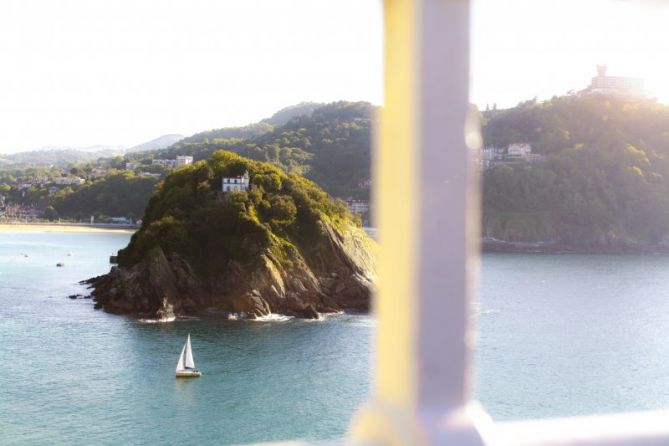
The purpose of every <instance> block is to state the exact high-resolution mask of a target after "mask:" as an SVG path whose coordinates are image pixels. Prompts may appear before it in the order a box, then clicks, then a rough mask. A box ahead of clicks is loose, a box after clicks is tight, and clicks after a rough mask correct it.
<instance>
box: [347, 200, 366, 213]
mask: <svg viewBox="0 0 669 446" xmlns="http://www.w3.org/2000/svg"><path fill="white" fill-rule="evenodd" d="M346 205H347V206H348V210H349V212H350V213H351V214H353V215H355V214H366V213H367V212H369V202H368V201H364V200H353V199H351V198H349V199H348V200H347V201H346Z"/></svg>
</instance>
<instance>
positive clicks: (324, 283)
mask: <svg viewBox="0 0 669 446" xmlns="http://www.w3.org/2000/svg"><path fill="white" fill-rule="evenodd" d="M242 170H243V171H248V172H249V174H250V177H251V187H250V188H249V190H247V191H240V192H233V193H227V194H223V193H221V192H218V191H217V190H215V189H214V188H215V187H217V185H218V184H220V181H221V178H223V177H227V176H234V175H235V174H240V172H242ZM175 197H177V198H175ZM374 251H375V242H374V241H372V240H371V239H370V238H369V237H368V236H367V234H365V232H364V231H363V230H362V229H361V228H359V227H357V226H356V225H355V224H354V222H353V221H352V219H351V216H350V215H348V213H347V212H346V211H345V208H343V207H342V205H341V203H337V202H333V201H332V200H330V198H328V197H327V195H325V194H324V193H322V191H320V190H319V189H318V188H317V186H316V185H315V184H313V183H311V182H308V181H306V180H304V179H302V178H299V177H297V176H292V175H286V174H284V173H282V172H281V171H278V170H277V169H276V168H274V167H272V166H269V165H267V164H264V163H257V162H253V161H248V160H245V159H243V158H240V157H238V156H236V155H232V154H230V153H227V152H220V153H218V154H216V155H215V156H214V157H213V158H212V159H211V160H209V161H206V162H202V163H198V165H196V166H193V167H189V168H186V169H182V170H180V171H178V172H176V173H175V174H173V175H171V176H170V177H169V178H168V179H167V180H166V182H165V184H164V185H162V186H161V188H160V189H159V191H158V192H157V193H156V196H154V198H153V199H152V201H151V203H150V205H149V207H148V208H147V213H146V217H145V221H144V223H143V226H142V228H141V230H140V231H138V232H137V233H136V234H135V235H134V236H133V238H132V240H131V243H130V245H129V246H128V247H127V248H126V249H124V250H122V251H121V252H120V253H119V261H120V264H119V266H117V267H114V268H112V270H111V271H110V272H109V273H108V274H106V275H104V276H100V277H96V278H93V279H90V280H89V281H88V283H89V284H90V285H91V286H92V288H93V290H92V295H93V297H94V298H95V300H96V304H97V307H98V308H102V309H104V310H105V311H108V312H111V313H118V314H136V315H138V316H141V317H152V318H157V319H162V320H170V319H172V318H174V317H176V316H179V315H185V314H196V313H200V312H216V313H222V314H229V315H235V316H236V317H247V318H257V317H262V316H265V315H268V314H270V313H281V314H286V315H291V316H296V317H302V318H317V317H318V315H319V313H328V312H335V311H341V310H355V311H367V310H368V309H369V303H370V297H371V294H372V292H373V284H374V280H375V265H374Z"/></svg>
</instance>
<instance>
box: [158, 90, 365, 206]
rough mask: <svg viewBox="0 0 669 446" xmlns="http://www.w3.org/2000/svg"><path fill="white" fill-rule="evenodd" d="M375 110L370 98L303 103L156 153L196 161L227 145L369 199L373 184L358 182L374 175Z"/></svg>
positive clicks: (335, 191)
mask: <svg viewBox="0 0 669 446" xmlns="http://www.w3.org/2000/svg"><path fill="white" fill-rule="evenodd" d="M374 111H375V110H374V107H373V106H372V105H371V104H369V103H366V102H353V103H352V102H336V103H333V104H328V105H325V106H321V107H316V104H311V103H306V104H301V105H300V106H296V107H293V108H288V109H285V110H282V111H281V112H278V113H277V114H275V115H274V116H273V117H272V118H269V119H267V120H265V121H263V122H261V123H258V124H254V125H251V126H248V127H243V128H241V129H220V130H212V131H210V132H204V133H198V134H196V135H193V136H192V137H190V138H186V139H184V140H182V141H180V142H178V143H177V144H174V145H173V146H171V147H169V148H167V149H165V150H161V151H158V152H156V153H155V154H153V156H154V157H156V158H174V157H176V156H177V155H192V156H193V157H194V158H195V160H196V161H197V160H204V159H207V158H209V157H210V156H211V154H213V153H214V152H215V151H217V150H222V149H223V150H229V151H232V152H235V153H238V154H240V155H242V156H245V157H247V158H250V159H254V160H258V161H265V162H269V163H271V164H274V165H275V166H277V167H280V168H281V169H282V170H284V171H285V172H290V173H296V174H301V175H304V176H306V177H307V178H309V179H311V180H313V181H315V182H316V183H318V185H319V186H321V187H322V188H323V189H324V190H325V191H326V192H328V193H330V194H331V195H333V196H335V197H341V198H347V197H353V198H359V199H368V198H369V189H366V188H364V187H363V188H361V187H360V186H359V185H360V183H363V182H365V181H366V180H369V178H370V164H371V126H372V119H373V115H374ZM302 113H306V114H302ZM285 120H287V122H286V123H285V124H283V125H281V126H278V127H273V126H272V125H271V124H269V122H283V121H285Z"/></svg>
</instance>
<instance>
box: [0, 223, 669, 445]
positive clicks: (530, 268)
mask: <svg viewBox="0 0 669 446" xmlns="http://www.w3.org/2000/svg"><path fill="white" fill-rule="evenodd" d="M128 238H129V235H127V234H118V233H94V234H90V233H89V234H86V233H0V345H1V347H0V363H2V366H1V367H0V444H3V445H5V444H10V445H13V444H17V445H19V444H20V445H53V444H181V443H189V444H198V445H208V444H211V445H213V444H234V443H249V442H258V441H269V440H282V439H293V438H306V439H328V438H336V437H339V436H341V435H342V434H343V433H344V432H345V430H346V427H347V426H348V424H349V420H350V418H351V416H352V414H353V412H354V410H355V408H356V407H357V406H358V405H359V404H360V403H361V402H363V401H364V400H365V399H366V398H367V395H368V392H369V383H370V376H369V375H370V372H369V367H370V361H369V355H370V336H371V335H372V333H373V329H374V322H373V320H372V319H371V318H370V317H367V316H344V315H339V316H333V317H329V318H327V319H326V320H324V321H316V322H313V321H296V320H289V321H273V322H248V321H221V320H217V319H202V320H188V321H178V322H176V323H172V324H146V323H139V322H136V321H133V320H132V319H130V318H125V317H119V316H112V315H108V314H105V313H103V312H101V311H95V310H93V303H92V302H91V301H90V300H86V299H77V300H71V299H68V298H67V297H66V296H67V295H69V294H73V293H81V292H83V289H82V287H81V286H79V285H77V282H78V281H79V280H81V279H83V278H87V277H91V276H94V275H98V274H102V273H104V272H106V271H107V270H108V268H109V265H108V264H107V261H108V256H109V255H110V254H111V253H113V252H115V251H116V250H118V248H120V247H122V246H124V245H125V244H126V243H127V241H128ZM22 253H27V254H28V257H23V256H22V255H21V254H22ZM67 253H72V254H73V255H72V256H67ZM59 261H63V262H65V267H63V268H56V266H55V265H56V263H57V262H59ZM482 265H483V271H482V280H481V302H480V304H477V305H476V306H475V308H474V312H475V313H476V314H477V316H478V318H477V319H478V326H479V348H478V350H477V355H476V368H477V390H476V395H477V397H478V398H479V399H480V400H481V401H482V402H483V404H484V406H485V407H486V409H487V410H488V411H489V412H490V413H491V415H492V416H493V417H494V418H495V419H498V420H508V419H520V418H527V417H533V418H537V417H548V416H566V415H578V414H589V413H600V412H614V411H616V412H617V411H624V410H638V409H656V408H669V256H666V255H663V256H651V255H647V256H578V255H520V254H488V255H485V256H484V257H483V262H482ZM188 333H191V336H192V342H193V350H194V354H195V361H196V364H197V366H198V367H199V368H200V369H201V370H203V372H204V376H203V377H202V378H199V379H195V380H176V379H175V378H174V368H175V365H176V361H177V358H178V355H179V352H180V350H181V347H182V345H183V342H184V340H185V338H186V335H187V334H188Z"/></svg>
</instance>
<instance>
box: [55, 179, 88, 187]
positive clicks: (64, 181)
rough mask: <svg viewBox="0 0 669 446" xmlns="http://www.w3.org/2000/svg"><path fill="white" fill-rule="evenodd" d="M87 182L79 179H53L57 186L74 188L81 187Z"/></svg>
mask: <svg viewBox="0 0 669 446" xmlns="http://www.w3.org/2000/svg"><path fill="white" fill-rule="evenodd" d="M85 182H86V180H84V179H83V178H79V177H56V178H54V179H53V184H55V185H57V186H72V185H77V186H81V185H82V184H84V183H85Z"/></svg>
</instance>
